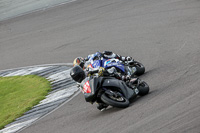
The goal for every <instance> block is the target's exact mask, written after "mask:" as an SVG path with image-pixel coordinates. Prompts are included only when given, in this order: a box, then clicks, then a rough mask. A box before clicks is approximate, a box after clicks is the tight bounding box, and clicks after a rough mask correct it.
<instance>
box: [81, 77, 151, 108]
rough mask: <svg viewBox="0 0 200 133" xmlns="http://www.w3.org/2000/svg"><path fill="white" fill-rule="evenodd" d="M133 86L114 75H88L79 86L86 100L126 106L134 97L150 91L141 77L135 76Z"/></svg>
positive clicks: (114, 105)
mask: <svg viewBox="0 0 200 133" xmlns="http://www.w3.org/2000/svg"><path fill="white" fill-rule="evenodd" d="M132 80H134V81H133V82H132V83H133V84H132V85H131V86H127V84H126V83H125V82H124V81H122V80H118V79H116V78H114V77H98V76H90V77H86V78H85V79H84V80H83V81H82V82H81V83H80V84H79V88H80V89H81V91H82V92H83V94H84V97H85V100H86V102H90V103H92V104H93V103H94V102H97V103H103V104H104V105H106V107H107V106H109V105H110V106H113V107H117V108H126V107H128V106H129V104H130V100H131V99H132V98H135V97H137V96H138V95H139V96H144V95H146V94H148V93H149V86H148V84H147V83H146V82H144V81H142V80H140V79H139V78H134V79H132Z"/></svg>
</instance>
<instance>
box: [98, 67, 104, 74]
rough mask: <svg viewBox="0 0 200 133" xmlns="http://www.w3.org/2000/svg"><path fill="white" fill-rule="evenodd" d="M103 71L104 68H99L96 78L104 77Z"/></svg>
mask: <svg viewBox="0 0 200 133" xmlns="http://www.w3.org/2000/svg"><path fill="white" fill-rule="evenodd" d="M104 71H105V68H103V67H99V72H98V76H103V75H104Z"/></svg>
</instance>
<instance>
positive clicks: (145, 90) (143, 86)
mask: <svg viewBox="0 0 200 133" xmlns="http://www.w3.org/2000/svg"><path fill="white" fill-rule="evenodd" d="M137 89H138V90H139V93H138V95H140V96H144V95H146V94H148V93H149V85H148V84H147V83H146V82H144V81H143V82H141V83H140V85H139V86H138V87H137Z"/></svg>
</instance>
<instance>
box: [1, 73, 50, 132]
mask: <svg viewBox="0 0 200 133" xmlns="http://www.w3.org/2000/svg"><path fill="white" fill-rule="evenodd" d="M50 90H51V86H50V82H49V81H48V80H46V79H45V78H43V77H39V76H35V75H27V76H13V77H0V129H2V128H3V127H4V126H5V125H7V124H9V123H10V122H12V121H14V120H15V119H16V118H18V117H20V116H22V115H23V114H24V113H25V112H26V111H28V110H30V109H31V108H32V107H33V106H34V105H36V104H38V103H39V101H41V100H42V99H44V98H45V96H46V95H47V94H48V92H49V91H50Z"/></svg>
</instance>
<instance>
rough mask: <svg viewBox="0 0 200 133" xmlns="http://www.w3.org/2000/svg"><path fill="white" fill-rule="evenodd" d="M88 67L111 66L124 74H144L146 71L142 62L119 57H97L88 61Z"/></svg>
mask: <svg viewBox="0 0 200 133" xmlns="http://www.w3.org/2000/svg"><path fill="white" fill-rule="evenodd" d="M86 66H87V67H91V68H99V67H104V68H111V67H115V68H116V69H117V71H118V72H119V73H121V74H124V75H130V76H131V75H137V76H139V75H142V74H144V72H145V67H144V65H143V64H142V63H140V62H138V61H135V60H131V61H120V60H119V59H105V58H97V59H95V58H94V59H91V60H89V61H88V62H87V63H86Z"/></svg>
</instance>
